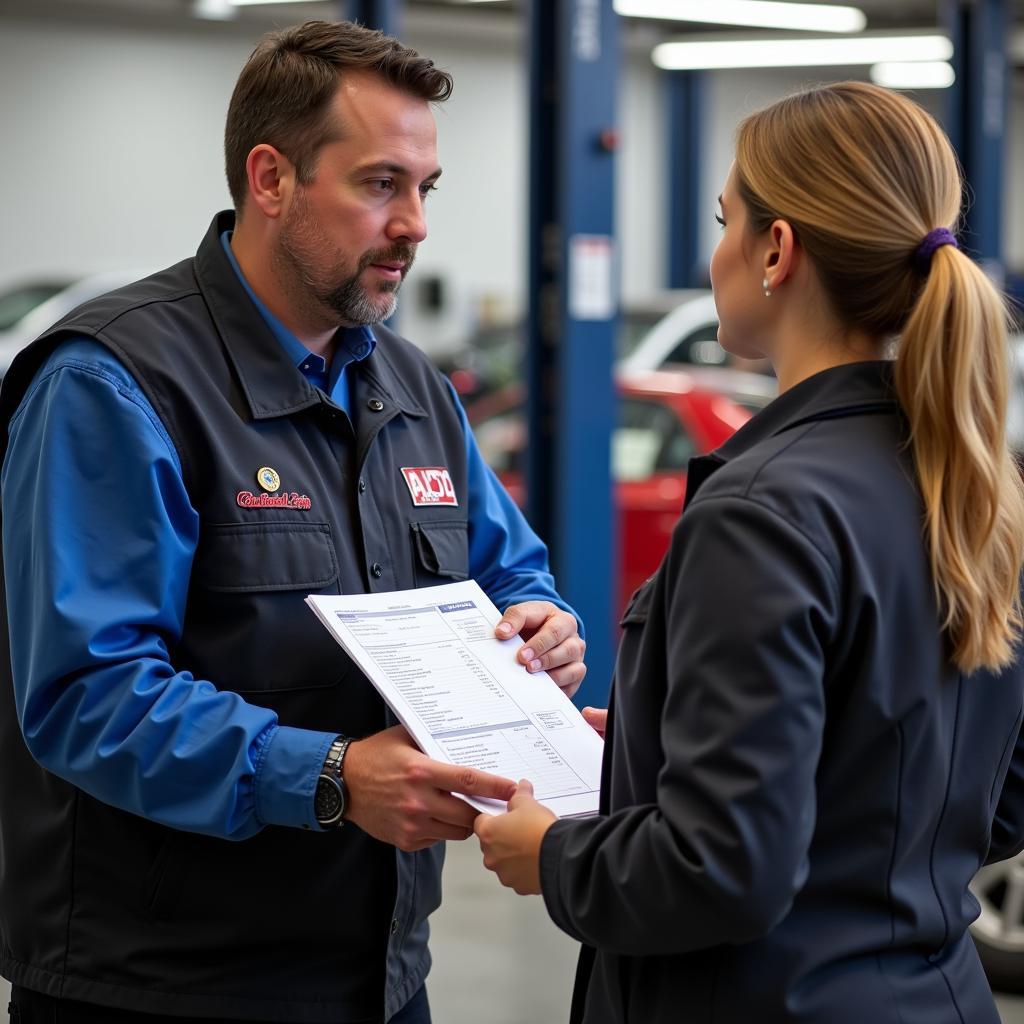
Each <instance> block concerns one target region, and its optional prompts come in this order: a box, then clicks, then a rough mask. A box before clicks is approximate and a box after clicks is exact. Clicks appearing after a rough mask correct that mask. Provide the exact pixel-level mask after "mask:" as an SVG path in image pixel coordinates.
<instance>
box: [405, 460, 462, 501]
mask: <svg viewBox="0 0 1024 1024" xmlns="http://www.w3.org/2000/svg"><path fill="white" fill-rule="evenodd" d="M402 476H404V477H405V483H406V485H407V486H408V488H409V493H410V494H411V495H412V503H413V504H414V505H458V503H459V499H458V498H456V497H455V487H454V485H453V484H452V478H451V474H449V472H448V470H447V469H445V468H444V466H403V467H402Z"/></svg>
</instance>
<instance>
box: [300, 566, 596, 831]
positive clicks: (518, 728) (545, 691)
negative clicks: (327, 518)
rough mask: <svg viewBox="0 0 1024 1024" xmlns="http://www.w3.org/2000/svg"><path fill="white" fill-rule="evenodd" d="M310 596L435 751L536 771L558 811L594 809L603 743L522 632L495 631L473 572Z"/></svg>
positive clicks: (499, 771)
mask: <svg viewBox="0 0 1024 1024" xmlns="http://www.w3.org/2000/svg"><path fill="white" fill-rule="evenodd" d="M306 603H307V604H308V605H309V606H310V607H311V608H312V609H313V611H314V612H316V614H317V616H318V617H319V618H320V620H321V622H323V623H324V625H325V626H327V628H328V629H329V630H330V631H331V633H333V634H334V636H335V637H336V639H337V640H338V642H339V643H340V644H341V646H342V647H344V648H345V650H346V651H347V652H348V654H349V655H350V657H351V658H352V659H353V661H355V663H356V664H357V665H358V666H359V667H360V668H361V669H362V671H363V672H364V674H365V675H366V676H367V678H368V679H369V680H370V682H372V683H373V685H374V686H375V687H376V688H377V690H378V691H379V692H380V694H381V696H382V697H383V698H384V699H385V700H386V701H387V702H388V704H389V705H390V707H391V710H392V711H393V712H394V713H395V715H396V717H397V718H398V720H399V721H400V722H401V723H402V725H404V726H405V728H406V729H407V730H408V732H409V733H410V735H411V736H412V738H413V739H414V740H415V741H416V743H417V744H418V745H419V747H420V749H421V750H422V751H423V752H424V753H425V754H427V755H428V756H429V757H432V758H434V759H435V760H438V761H445V762H447V763H449V764H457V765H465V766H470V767H473V768H478V769H480V770H481V771H487V772H491V773H493V774H495V775H503V776H505V778H508V779H512V780H513V781H518V780H519V779H529V780H530V782H532V783H533V787H534V795H535V796H536V798H537V800H539V801H540V802H541V803H542V804H544V805H545V806H546V807H548V808H550V809H551V810H552V811H554V813H555V814H557V815H559V816H560V817H570V816H579V815H587V814H596V813H597V802H598V792H599V789H600V781H601V757H602V754H603V751H604V743H603V741H602V740H601V738H600V737H599V736H598V735H597V733H596V732H594V730H593V729H592V728H591V727H590V726H589V725H588V724H587V723H586V722H585V721H584V719H583V717H582V716H581V715H580V713H579V712H578V711H577V710H576V707H575V705H574V704H573V703H572V701H571V700H569V698H568V697H566V696H565V694H564V693H562V691H561V690H560V689H559V688H558V686H557V684H556V683H555V681H554V680H553V679H552V678H551V677H550V676H549V675H548V674H547V673H546V672H534V673H530V672H527V671H526V669H525V668H524V667H523V666H522V665H521V664H519V663H518V662H517V661H516V657H515V656H516V652H517V651H518V650H519V648H520V647H521V646H522V643H523V641H522V639H521V638H519V637H512V638H511V639H508V640H499V639H498V638H497V637H496V636H495V635H494V627H495V626H496V625H497V624H498V622H499V621H500V619H501V615H500V613H499V612H498V609H497V608H495V607H494V605H493V604H492V603H491V601H490V599H489V598H488V597H487V595H486V594H485V593H484V592H483V591H482V590H481V589H480V587H479V585H478V584H477V583H476V581H475V580H466V581H465V582H462V583H449V584H445V585H443V586H439V587H425V588H423V589H420V590H402V591H394V592H392V593H388V594H351V595H348V594H345V595H338V596H330V597H307V598H306ZM464 799H466V800H468V801H469V802H470V803H471V804H472V805H473V806H474V807H476V808H478V809H479V810H482V811H487V812H489V813H499V812H500V811H503V810H504V809H505V806H504V804H503V803H502V802H501V801H497V800H486V799H479V798H476V797H464Z"/></svg>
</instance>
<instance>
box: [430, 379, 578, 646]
mask: <svg viewBox="0 0 1024 1024" xmlns="http://www.w3.org/2000/svg"><path fill="white" fill-rule="evenodd" d="M449 388H450V389H451V392H452V401H453V403H454V404H455V408H456V409H457V410H458V414H459V418H460V420H461V421H462V430H463V433H464V434H465V436H466V459H467V462H468V466H469V508H468V516H469V574H470V576H472V577H473V578H474V579H475V580H476V581H477V583H479V584H480V586H481V588H482V589H483V590H484V592H485V593H486V594H487V596H488V597H489V598H490V599H491V600H492V601H493V602H494V604H495V606H496V607H497V608H498V610H499V611H502V612H503V611H504V610H505V609H506V608H508V606H509V605H512V604H519V603H520V602H522V601H550V602H551V603H552V604H555V605H557V606H558V607H559V608H561V609H563V610H564V611H567V612H569V614H570V615H573V616H575V618H576V621H577V623H579V629H580V636H583V623H582V622H581V621H580V617H579V616H578V615H576V612H574V611H573V609H572V608H570V607H569V605H568V604H566V602H565V601H563V600H562V598H561V597H560V596H559V595H558V592H557V591H556V590H555V581H554V577H553V576H552V575H551V571H550V569H549V567H548V551H547V548H546V547H545V546H544V542H543V541H542V540H541V539H540V538H539V537H538V536H537V534H535V533H534V532H533V530H532V529H531V528H530V525H529V523H527V521H526V519H525V518H524V516H523V514H522V512H520V511H519V509H518V507H517V506H516V503H515V502H514V501H513V500H512V499H511V498H510V497H509V494H508V491H506V490H505V488H504V487H503V486H502V484H501V481H500V480H498V478H497V477H496V476H495V475H494V473H493V471H492V470H491V468H490V467H489V466H488V465H487V463H486V462H484V459H483V456H482V455H481V454H480V449H479V448H478V447H477V443H476V439H475V438H474V437H473V431H472V430H471V429H470V426H469V421H468V420H467V419H466V413H465V410H464V409H463V408H462V404H461V402H459V399H458V397H457V396H456V394H455V390H454V388H451V385H450V384H449Z"/></svg>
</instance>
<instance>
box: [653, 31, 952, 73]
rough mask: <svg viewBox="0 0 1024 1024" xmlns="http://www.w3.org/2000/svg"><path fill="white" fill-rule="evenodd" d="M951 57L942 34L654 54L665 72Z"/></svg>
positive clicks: (668, 49)
mask: <svg viewBox="0 0 1024 1024" xmlns="http://www.w3.org/2000/svg"><path fill="white" fill-rule="evenodd" d="M952 56H953V44H952V43H951V42H950V41H949V40H948V39H947V38H946V37H945V36H939V35H914V36H856V37H854V38H850V39H832V38H825V39H735V40H715V41H713V42H712V41H700V42H686V43H661V44H660V45H659V46H656V47H655V48H654V50H653V52H652V53H651V59H652V60H653V61H654V63H655V64H656V65H657V66H658V67H659V68H664V69H665V70H667V71H698V70H709V69H715V68H815V67H833V66H843V65H846V66H850V65H857V64H880V63H885V62H887V61H900V62H907V61H922V60H926V61H939V60H949V58H950V57H952Z"/></svg>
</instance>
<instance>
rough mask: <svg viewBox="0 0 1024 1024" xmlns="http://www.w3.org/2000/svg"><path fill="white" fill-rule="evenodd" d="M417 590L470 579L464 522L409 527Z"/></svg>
mask: <svg viewBox="0 0 1024 1024" xmlns="http://www.w3.org/2000/svg"><path fill="white" fill-rule="evenodd" d="M410 528H411V530H412V546H413V573H414V575H415V578H416V586H418V587H429V586H433V585H436V584H439V583H445V582H450V581H452V580H456V581H457V580H465V579H468V578H469V534H468V533H467V524H466V520H465V519H444V520H437V519H435V520H431V521H429V522H418V523H410Z"/></svg>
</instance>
